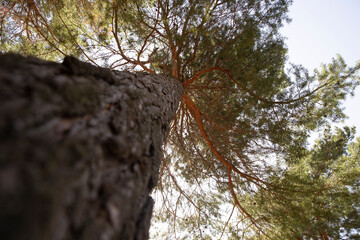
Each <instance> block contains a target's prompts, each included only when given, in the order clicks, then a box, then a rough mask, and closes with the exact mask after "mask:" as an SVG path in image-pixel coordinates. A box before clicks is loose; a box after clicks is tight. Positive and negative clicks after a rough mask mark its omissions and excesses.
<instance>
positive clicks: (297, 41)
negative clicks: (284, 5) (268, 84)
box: [281, 0, 360, 137]
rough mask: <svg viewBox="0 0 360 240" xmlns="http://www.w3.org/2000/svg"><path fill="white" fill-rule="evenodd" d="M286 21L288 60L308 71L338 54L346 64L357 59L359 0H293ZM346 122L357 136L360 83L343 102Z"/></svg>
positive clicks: (359, 46) (359, 134)
mask: <svg viewBox="0 0 360 240" xmlns="http://www.w3.org/2000/svg"><path fill="white" fill-rule="evenodd" d="M289 16H290V18H291V19H292V22H291V23H289V24H285V26H284V27H283V29H282V31H281V32H282V34H283V35H284V36H285V37H287V41H286V43H287V46H288V54H289V61H290V62H291V63H295V64H301V65H303V66H304V67H306V68H307V69H308V70H309V71H310V72H312V70H313V69H315V68H318V67H319V66H320V64H321V63H329V62H331V59H332V58H334V57H336V54H340V55H341V56H342V57H343V58H344V60H345V63H346V64H347V65H348V66H354V65H355V63H356V62H357V61H359V60H360V0H294V2H293V4H292V6H291V7H290V9H289ZM344 107H345V113H346V115H348V116H349V118H348V119H347V120H346V122H345V124H346V125H349V126H356V129H357V134H356V136H357V137H360V86H359V87H358V88H357V90H356V92H355V96H354V97H348V99H347V100H346V101H345V104H344Z"/></svg>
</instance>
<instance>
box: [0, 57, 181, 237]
mask: <svg viewBox="0 0 360 240" xmlns="http://www.w3.org/2000/svg"><path fill="white" fill-rule="evenodd" d="M182 91H183V90H182V85H181V83H180V82H178V81H177V80H176V79H173V78H170V77H165V76H159V75H151V74H146V73H137V74H132V73H129V72H118V71H110V70H108V69H104V68H98V67H95V66H92V65H90V64H88V63H83V62H80V61H78V60H76V59H75V58H72V57H66V58H65V60H64V62H63V64H58V63H53V62H46V61H42V60H39V59H36V58H32V57H28V58H24V57H21V56H19V55H15V54H5V55H0V239H27V240H35V239H36V240H49V239H52V240H61V239H64V240H65V239H66V240H67V239H84V240H85V239H86V240H92V239H93V240H99V239H101V240H105V239H118V240H120V239H139V240H142V239H147V238H148V235H149V226H150V218H151V213H152V206H153V200H152V198H151V197H150V196H149V194H150V192H151V190H152V189H153V187H154V186H155V185H156V183H157V180H158V171H159V166H160V161H161V157H162V153H161V145H162V143H163V142H164V140H165V138H166V136H167V134H168V131H169V123H170V121H171V120H172V119H173V117H174V114H175V111H176V109H177V107H178V104H179V101H180V99H181V96H182Z"/></svg>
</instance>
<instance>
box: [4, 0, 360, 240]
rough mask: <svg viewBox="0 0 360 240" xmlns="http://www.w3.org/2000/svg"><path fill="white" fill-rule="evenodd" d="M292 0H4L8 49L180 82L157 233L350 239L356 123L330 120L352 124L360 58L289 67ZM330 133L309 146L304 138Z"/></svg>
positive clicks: (355, 213)
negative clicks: (347, 104)
mask: <svg viewBox="0 0 360 240" xmlns="http://www.w3.org/2000/svg"><path fill="white" fill-rule="evenodd" d="M290 3H291V1H289V0H272V1H270V0H222V1H221V0H205V1H204V0H203V1H200V0H164V1H155V0H150V1H143V0H126V1H120V0H114V1H107V0H97V1H91V0H82V1H71V0H61V1H54V0H42V1H33V0H19V1H16V2H13V1H2V5H3V7H4V9H5V10H6V14H2V15H1V35H0V36H1V39H0V50H1V52H7V51H15V52H19V53H22V54H28V55H35V56H38V57H42V58H45V59H50V60H60V59H62V58H63V56H64V55H69V54H71V55H74V56H77V57H80V58H81V59H83V60H87V61H89V62H92V63H93V64H97V65H102V66H106V67H110V68H111V69H118V70H122V69H127V70H131V71H147V72H152V73H158V74H166V75H170V76H172V77H175V78H177V79H179V81H181V82H182V83H183V85H184V88H185V94H184V97H183V101H182V103H181V105H180V107H179V110H178V112H177V114H176V117H175V120H174V122H173V125H172V127H171V132H170V135H169V138H168V141H167V143H168V144H167V146H166V151H165V152H164V154H165V156H164V159H163V163H162V168H161V172H160V176H161V177H160V183H159V186H158V190H157V191H156V192H155V193H154V196H155V197H156V200H157V202H158V203H160V207H158V208H157V209H156V211H155V213H154V218H153V219H154V220H153V222H154V227H153V229H154V230H153V235H154V238H156V239H214V238H217V239H268V238H273V239H293V238H299V239H311V238H312V239H319V238H321V236H320V235H321V234H322V235H323V236H322V237H324V234H326V235H327V236H329V237H331V238H333V239H338V238H340V237H344V236H345V235H346V236H348V237H349V238H351V237H350V235H351V229H355V228H356V227H357V226H356V223H357V222H358V217H359V207H360V206H359V202H360V201H359V180H358V179H359V140H357V142H354V143H350V141H351V139H352V138H353V135H354V130H353V129H350V128H345V129H344V130H340V129H338V130H336V132H335V133H332V132H331V130H330V129H329V128H327V127H326V126H327V125H328V124H330V123H331V122H338V121H342V120H343V119H344V117H345V115H344V113H343V111H342V108H341V103H342V102H343V101H344V99H345V98H346V96H347V95H349V94H353V91H354V89H355V87H357V86H358V85H359V82H360V81H359V75H358V70H359V68H360V63H359V64H358V65H357V66H355V67H348V66H346V64H345V63H344V61H343V59H342V58H341V57H340V56H337V57H336V58H335V59H333V60H332V62H331V63H329V64H327V65H323V66H321V68H320V69H318V70H316V71H315V72H314V73H313V74H310V73H309V72H308V71H307V70H306V69H304V68H303V67H302V66H297V65H291V66H290V68H289V69H287V70H286V69H285V62H286V58H287V56H286V53H287V49H286V45H285V42H284V38H283V37H282V36H280V34H279V32H278V29H279V28H280V27H281V26H282V24H283V22H284V21H288V20H289V19H288V17H287V16H286V12H287V9H288V6H289V4H290ZM324 128H325V130H324V135H323V137H322V138H321V140H319V141H318V142H317V143H316V145H315V146H314V147H313V148H312V149H311V150H309V149H308V146H307V139H308V137H309V135H310V134H311V133H312V132H313V131H317V130H319V129H324ZM164 225H166V226H168V228H167V229H166V230H165V231H162V229H164V228H163V226H164ZM158 226H160V227H159V228H157V227H158ZM341 231H342V233H341ZM352 238H353V239H356V237H355V236H352Z"/></svg>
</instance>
